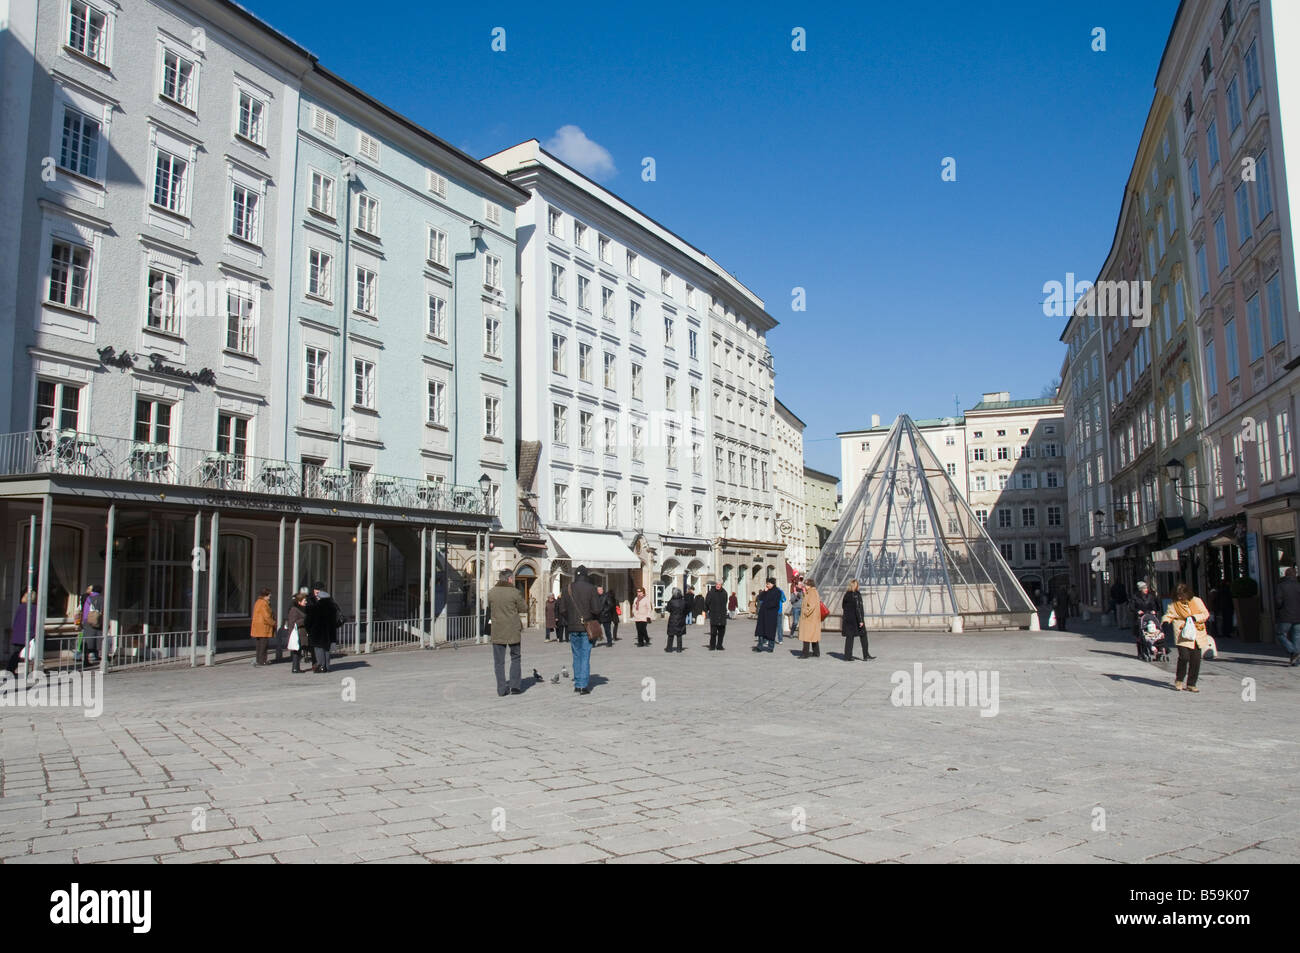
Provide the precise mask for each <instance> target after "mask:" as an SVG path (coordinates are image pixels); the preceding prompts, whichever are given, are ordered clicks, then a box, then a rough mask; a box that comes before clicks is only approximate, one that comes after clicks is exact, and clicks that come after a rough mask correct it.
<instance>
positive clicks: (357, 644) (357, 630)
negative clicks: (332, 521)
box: [335, 523, 365, 655]
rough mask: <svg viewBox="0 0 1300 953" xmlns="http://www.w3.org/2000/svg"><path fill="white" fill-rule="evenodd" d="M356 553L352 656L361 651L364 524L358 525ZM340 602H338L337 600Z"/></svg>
mask: <svg viewBox="0 0 1300 953" xmlns="http://www.w3.org/2000/svg"><path fill="white" fill-rule="evenodd" d="M355 539H356V552H355V554H354V558H353V561H352V609H353V612H352V618H353V619H354V620H355V621H354V622H353V623H352V654H353V655H355V654H357V653H358V652H360V651H361V547H362V546H364V545H365V542H364V540H365V533H364V532H362V524H361V523H357V533H356V537H355ZM335 601H338V600H335Z"/></svg>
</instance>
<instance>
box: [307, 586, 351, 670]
mask: <svg viewBox="0 0 1300 953" xmlns="http://www.w3.org/2000/svg"><path fill="white" fill-rule="evenodd" d="M311 588H312V595H313V596H315V601H314V602H311V603H309V604H308V606H307V644H308V645H310V646H311V648H312V651H313V652H314V653H315V655H316V664H315V665H313V666H312V667H311V670H312V671H313V672H328V671H329V670H330V646H331V645H332V644H333V643H334V640H335V639H336V638H337V636H338V631H339V629H340V628H342V626H343V615H342V613H341V612H339V606H338V603H337V602H335V601H334V599H333V598H332V597H331V596H330V594H329V593H328V592H326V591H325V584H324V583H323V582H318V583H316V584H314V585H313V586H312V587H311Z"/></svg>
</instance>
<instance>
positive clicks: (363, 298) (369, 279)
mask: <svg viewBox="0 0 1300 953" xmlns="http://www.w3.org/2000/svg"><path fill="white" fill-rule="evenodd" d="M355 289H356V293H355V295H354V296H353V299H352V307H353V308H354V309H356V310H357V311H360V312H361V313H362V314H368V315H370V316H371V317H372V318H373V317H374V316H375V303H376V302H375V298H376V295H377V292H378V290H379V276H378V275H377V274H375V273H374V272H373V271H371V270H370V269H369V268H363V267H362V266H361V265H357V270H356V284H355Z"/></svg>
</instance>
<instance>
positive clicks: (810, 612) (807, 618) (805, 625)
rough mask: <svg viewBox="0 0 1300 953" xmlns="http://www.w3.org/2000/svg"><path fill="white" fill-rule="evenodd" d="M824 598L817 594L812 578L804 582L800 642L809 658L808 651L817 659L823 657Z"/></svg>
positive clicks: (804, 654) (802, 656)
mask: <svg viewBox="0 0 1300 953" xmlns="http://www.w3.org/2000/svg"><path fill="white" fill-rule="evenodd" d="M823 618H824V616H823V614H822V597H821V596H820V595H818V593H817V584H816V583H815V582H814V581H813V579H812V577H811V576H810V577H808V578H807V579H806V580H804V593H803V611H802V612H800V614H799V641H800V642H802V643H803V654H802V655H800V656H799V657H800V658H807V657H808V650H809V649H810V648H811V649H812V654H813V655H815V656H816V657H817V658H821V656H822V648H821V641H822V619H823Z"/></svg>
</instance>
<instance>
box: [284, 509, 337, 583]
mask: <svg viewBox="0 0 1300 953" xmlns="http://www.w3.org/2000/svg"><path fill="white" fill-rule="evenodd" d="M301 543H302V517H301V516H295V517H294V518H293V560H292V565H293V582H292V585H293V591H294V594H295V595H297V593H298V578H299V566H298V554H299V553H301V552H302V546H301ZM322 581H323V580H322ZM313 582H316V580H315V579H308V580H307V585H309V586H310V585H311V584H312V583H313ZM330 585H333V582H332V581H331V583H330Z"/></svg>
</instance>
